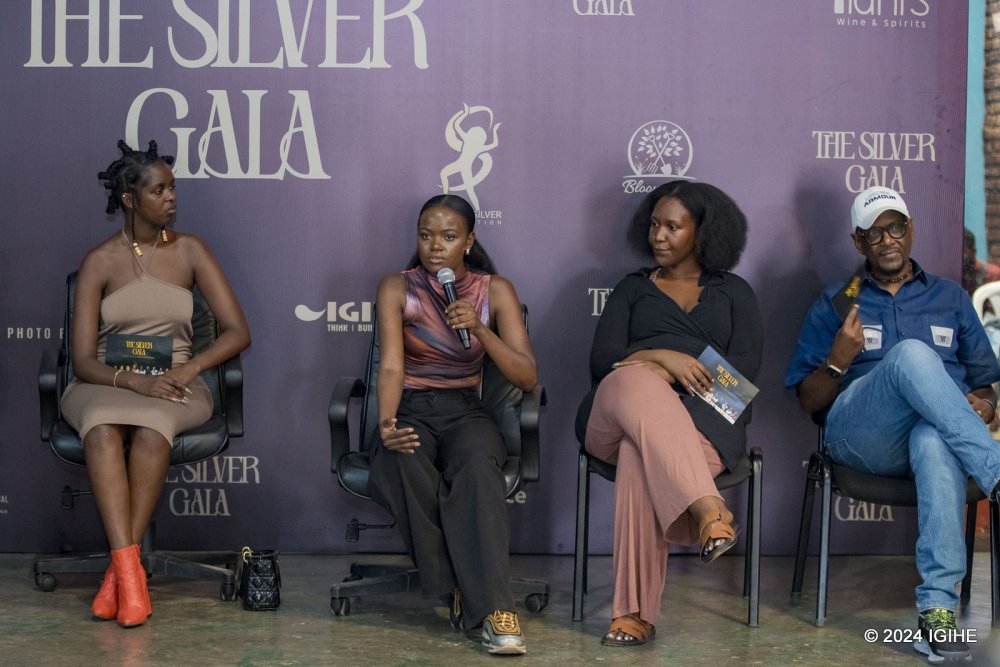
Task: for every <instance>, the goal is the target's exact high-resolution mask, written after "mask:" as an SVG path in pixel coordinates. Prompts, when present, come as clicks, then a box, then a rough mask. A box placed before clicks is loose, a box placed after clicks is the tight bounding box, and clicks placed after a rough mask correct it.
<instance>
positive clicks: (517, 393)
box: [360, 304, 528, 463]
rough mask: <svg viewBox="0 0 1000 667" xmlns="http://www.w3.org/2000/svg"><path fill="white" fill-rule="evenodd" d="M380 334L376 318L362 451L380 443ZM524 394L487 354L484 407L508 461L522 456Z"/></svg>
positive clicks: (363, 408) (525, 311)
mask: <svg viewBox="0 0 1000 667" xmlns="http://www.w3.org/2000/svg"><path fill="white" fill-rule="evenodd" d="M521 313H522V316H523V317H524V326H525V328H527V327H528V308H527V306H525V305H524V304H521ZM379 361H380V356H379V337H378V322H377V321H376V323H375V325H374V327H373V332H372V340H371V345H370V346H369V348H368V360H367V362H366V364H365V388H366V389H365V396H364V401H363V403H362V406H361V430H360V434H361V443H360V447H361V451H363V452H367V451H370V450H371V449H373V448H374V446H375V444H376V443H377V442H378V437H379V436H378V432H379V428H378V368H379ZM523 396H524V393H523V392H522V391H521V390H520V389H518V388H517V387H515V386H514V385H512V384H511V383H510V382H508V381H507V378H505V377H504V376H503V373H501V372H500V370H499V369H498V368H497V367H496V364H494V363H493V361H492V360H491V359H490V358H489V356H487V357H486V359H485V361H484V363H483V374H482V381H481V383H480V398H481V401H482V403H483V408H484V409H485V410H486V412H487V413H488V414H489V415H490V416H491V417H492V418H493V421H495V422H496V423H497V426H498V427H499V429H500V433H501V435H503V438H504V442H505V443H506V445H507V460H508V463H510V462H512V461H515V462H516V461H517V460H518V459H519V457H520V456H521V399H522V397H523Z"/></svg>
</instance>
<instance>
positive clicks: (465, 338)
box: [442, 282, 472, 350]
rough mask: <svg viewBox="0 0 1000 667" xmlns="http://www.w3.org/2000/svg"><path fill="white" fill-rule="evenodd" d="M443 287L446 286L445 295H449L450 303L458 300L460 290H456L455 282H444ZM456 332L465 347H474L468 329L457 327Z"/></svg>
mask: <svg viewBox="0 0 1000 667" xmlns="http://www.w3.org/2000/svg"><path fill="white" fill-rule="evenodd" d="M442 287H444V295H445V297H447V299H448V304H449V305H450V304H453V303H455V302H456V301H458V292H457V291H456V290H455V283H453V282H447V283H442ZM455 332H456V333H458V339H459V340H460V341H462V347H463V348H465V349H466V350H468V349H469V348H470V347H472V341H471V340H469V330H468V329H455Z"/></svg>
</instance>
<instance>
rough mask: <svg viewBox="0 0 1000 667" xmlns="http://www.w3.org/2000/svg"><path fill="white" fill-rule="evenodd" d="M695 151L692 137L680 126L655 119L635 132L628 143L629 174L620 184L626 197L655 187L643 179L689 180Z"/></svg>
mask: <svg viewBox="0 0 1000 667" xmlns="http://www.w3.org/2000/svg"><path fill="white" fill-rule="evenodd" d="M693 158H694V149H693V147H692V145H691V137H689V136H688V133H687V132H685V131H684V128H682V127H681V126H680V125H677V124H675V123H671V122H670V121H669V120H654V121H651V122H649V123H646V124H645V125H643V126H641V127H640V128H639V129H637V130H636V131H635V132H634V133H633V134H632V138H631V139H630V140H629V143H628V163H629V166H630V167H632V173H631V174H630V175H628V176H626V177H625V179H624V180H623V181H622V188H623V189H624V191H625V193H626V194H631V193H637V192H638V193H646V192H649V191H650V190H652V189H653V188H655V187H656V185H648V184H646V182H645V181H646V179H647V178H649V179H657V180H660V179H663V180H666V179H674V178H689V177H688V176H685V174H686V173H687V171H688V169H690V167H691V161H692V159H693Z"/></svg>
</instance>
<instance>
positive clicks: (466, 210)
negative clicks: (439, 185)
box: [407, 194, 497, 274]
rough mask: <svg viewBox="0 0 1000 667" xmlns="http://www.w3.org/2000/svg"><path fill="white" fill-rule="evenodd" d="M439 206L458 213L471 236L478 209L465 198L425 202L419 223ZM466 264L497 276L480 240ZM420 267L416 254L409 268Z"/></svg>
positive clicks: (436, 198)
mask: <svg viewBox="0 0 1000 667" xmlns="http://www.w3.org/2000/svg"><path fill="white" fill-rule="evenodd" d="M439 206H442V207H444V208H447V209H450V210H452V211H454V212H455V213H457V214H458V215H459V217H461V218H462V220H464V221H465V231H466V232H467V233H469V234H471V233H472V232H473V231H474V230H475V228H476V209H474V208H472V204H470V203H469V202H467V201H466V200H465V199H464V198H463V197H459V196H458V195H451V194H447V195H435V196H433V197H431V198H430V199H428V200H427V201H425V202H424V205H423V206H421V207H420V213H419V214H417V222H418V223H419V222H420V218H421V217H422V216H423V215H424V212H425V211H427V210H428V209H431V208H438V207H439ZM465 263H466V265H467V266H468V267H469V268H471V269H475V270H477V271H482V272H483V273H489V274H495V273H496V272H497V269H496V267H495V266H494V265H493V260H492V259H490V256H489V254H487V252H486V248H484V247H483V246H482V244H480V243H479V240H478V239H476V240H474V241H473V242H472V248H470V249H469V254H468V255H467V256H466V257H465ZM418 266H420V256H419V255H418V254H417V253H414V254H413V257H412V258H411V259H410V265H409V266H408V267H407V268H408V269H415V268H417V267H418Z"/></svg>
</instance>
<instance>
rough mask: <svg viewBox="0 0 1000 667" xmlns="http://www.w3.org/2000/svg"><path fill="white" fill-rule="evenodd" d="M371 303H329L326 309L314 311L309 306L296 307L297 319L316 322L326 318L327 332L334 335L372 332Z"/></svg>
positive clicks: (372, 308)
mask: <svg viewBox="0 0 1000 667" xmlns="http://www.w3.org/2000/svg"><path fill="white" fill-rule="evenodd" d="M373 306H374V304H373V303H372V302H371V301H360V302H358V301H345V302H344V303H337V302H336V301H328V302H327V304H326V308H324V309H322V310H313V309H312V308H310V307H309V306H304V305H302V304H299V305H298V306H295V317H297V318H298V319H300V320H301V321H303V322H315V321H316V320H318V319H320V318H322V317H323V316H324V315H325V316H326V330H327V331H330V332H332V333H353V332H371V331H372V311H373V310H374V307H373Z"/></svg>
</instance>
